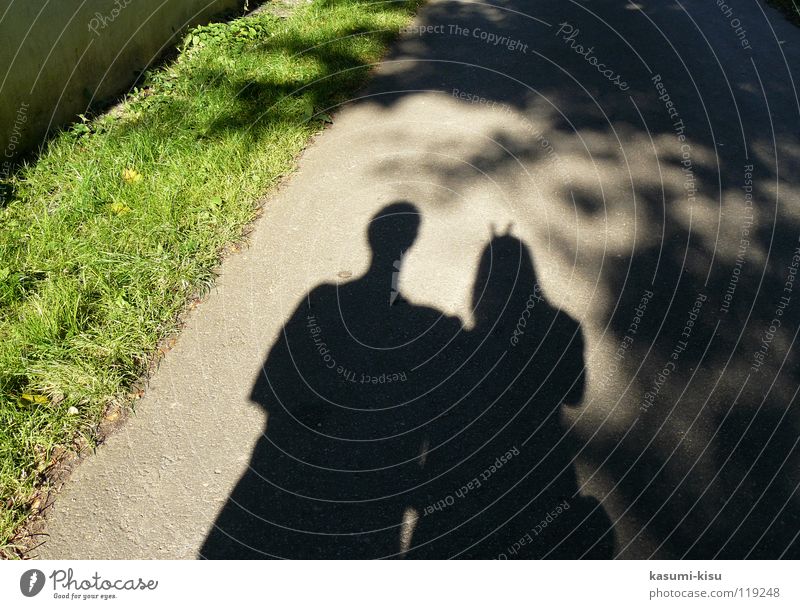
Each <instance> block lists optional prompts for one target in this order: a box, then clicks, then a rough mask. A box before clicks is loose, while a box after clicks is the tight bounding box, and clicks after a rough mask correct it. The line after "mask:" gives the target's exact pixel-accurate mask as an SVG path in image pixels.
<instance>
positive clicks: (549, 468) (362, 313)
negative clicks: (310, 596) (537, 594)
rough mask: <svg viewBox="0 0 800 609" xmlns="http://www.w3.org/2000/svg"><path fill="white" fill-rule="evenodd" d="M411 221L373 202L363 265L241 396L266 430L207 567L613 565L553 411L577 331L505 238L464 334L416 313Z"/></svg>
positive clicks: (304, 320) (325, 298)
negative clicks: (462, 561) (407, 282)
mask: <svg viewBox="0 0 800 609" xmlns="http://www.w3.org/2000/svg"><path fill="white" fill-rule="evenodd" d="M418 227H419V212H418V211H417V208H416V207H414V206H413V205H411V204H410V203H406V202H399V203H395V204H393V205H390V206H388V207H386V208H384V209H383V210H381V211H380V212H379V213H378V214H377V215H376V216H375V217H374V218H373V219H372V221H371V223H370V226H369V229H368V238H369V243H370V246H371V248H372V262H371V265H370V267H369V269H368V270H367V272H366V273H365V274H364V275H363V276H362V277H360V278H358V279H355V280H353V281H351V282H347V283H343V284H338V285H332V284H325V285H321V286H318V287H316V288H315V289H313V290H312V291H311V292H310V293H309V294H308V296H307V297H306V298H304V299H303V301H302V302H301V303H300V305H299V306H298V308H297V310H296V311H295V312H294V314H293V315H292V316H291V318H290V320H289V321H288V322H287V324H286V325H285V326H284V328H283V330H282V332H281V334H280V336H279V338H278V339H277V341H276V343H275V345H274V346H273V348H272V349H271V351H270V353H269V355H268V357H267V360H266V362H265V364H264V366H263V369H262V372H261V374H259V376H258V380H257V381H256V383H255V386H254V388H253V391H252V395H251V399H252V400H253V401H255V402H257V403H258V404H259V405H261V406H262V407H263V408H264V409H265V410H266V411H267V414H268V419H267V427H266V430H265V432H264V434H263V436H262V438H261V439H260V440H259V441H258V443H257V445H256V447H255V449H254V453H253V456H252V460H251V462H250V466H249V468H248V470H247V472H246V473H245V474H244V475H243V476H242V478H241V480H240V481H239V483H238V484H237V485H236V487H235V489H234V491H233V492H232V494H231V496H230V498H229V500H228V502H227V504H226V505H225V506H224V508H223V509H222V511H221V512H220V514H219V516H218V517H217V519H216V522H215V524H214V526H213V527H212V529H211V531H210V532H209V535H208V537H207V539H206V541H205V543H204V545H203V547H202V549H201V550H200V556H201V557H202V558H209V559H243V558H269V557H280V558H341V559H344V558H389V557H407V558H453V557H462V558H497V557H507V558H508V557H510V558H523V557H525V558H533V557H539V558H541V557H553V558H556V557H558V558H567V557H572V558H580V557H585V556H587V557H607V556H610V555H611V551H612V549H613V548H612V544H613V536H612V533H611V526H610V523H609V521H608V518H607V516H606V515H605V512H604V511H603V509H602V507H600V506H599V504H597V503H596V502H593V500H590V499H587V498H584V497H582V496H581V495H580V493H579V490H578V485H577V482H576V476H575V468H574V466H573V459H574V456H575V446H574V443H573V441H572V440H571V439H570V437H569V435H568V434H565V433H564V432H563V430H562V427H561V422H560V418H559V413H560V409H561V407H562V404H564V403H566V404H572V405H576V404H578V403H579V402H580V400H581V398H582V395H583V392H584V385H585V378H584V373H583V369H584V362H583V339H582V335H581V331H580V326H579V325H578V324H577V323H576V322H575V321H574V320H572V319H571V318H569V317H568V316H567V315H566V314H564V313H563V312H561V311H558V310H556V309H554V308H553V307H552V306H550V305H549V304H548V302H547V300H546V298H545V297H544V294H543V291H542V290H541V287H540V286H539V285H538V283H537V281H536V276H535V273H534V267H533V261H532V259H531V256H530V253H529V251H528V248H527V247H526V246H525V245H524V244H523V243H522V242H521V241H519V240H518V239H515V238H512V237H510V236H503V237H496V238H494V239H493V240H492V241H491V243H490V244H489V245H488V246H487V247H486V249H485V251H484V253H483V256H482V258H481V262H480V266H479V270H478V276H477V279H476V283H475V293H474V308H475V317H476V324H475V326H474V328H473V329H472V330H471V331H469V332H467V331H465V330H464V328H463V327H462V326H461V324H460V323H459V321H458V320H456V319H454V318H450V317H448V316H446V315H444V314H442V313H441V312H439V311H436V310H434V309H431V308H427V307H423V306H419V305H415V304H412V303H410V302H409V301H408V300H406V299H405V298H404V297H403V295H402V293H401V291H400V289H399V282H398V278H399V273H400V271H401V268H402V261H403V258H404V255H405V252H407V251H408V249H409V248H410V247H411V246H412V244H413V242H414V240H415V238H416V235H417V231H418ZM528 540H530V541H528ZM523 546H524V547H523Z"/></svg>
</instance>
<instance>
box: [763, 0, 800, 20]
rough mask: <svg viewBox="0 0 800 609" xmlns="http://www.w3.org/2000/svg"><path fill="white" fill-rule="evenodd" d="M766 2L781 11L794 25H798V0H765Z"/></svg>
mask: <svg viewBox="0 0 800 609" xmlns="http://www.w3.org/2000/svg"><path fill="white" fill-rule="evenodd" d="M767 4H770V5H772V6H774V7H775V8H776V9H778V10H779V11H781V12H782V13H783V14H784V15H786V18H787V19H788V20H789V21H791V22H792V23H794V24H795V25H800V0H767Z"/></svg>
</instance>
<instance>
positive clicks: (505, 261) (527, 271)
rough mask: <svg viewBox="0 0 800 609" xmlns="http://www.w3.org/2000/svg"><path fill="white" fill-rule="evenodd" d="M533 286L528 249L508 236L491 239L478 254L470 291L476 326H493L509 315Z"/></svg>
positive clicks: (530, 257) (534, 280) (531, 257)
mask: <svg viewBox="0 0 800 609" xmlns="http://www.w3.org/2000/svg"><path fill="white" fill-rule="evenodd" d="M535 285H536V270H535V268H534V264H533V256H532V254H531V251H530V249H529V248H528V246H527V245H526V244H525V243H524V242H522V241H521V240H520V239H517V238H516V237H513V236H511V235H510V234H508V233H506V234H504V235H496V236H494V237H493V238H492V240H491V241H490V242H489V243H488V244H487V245H486V247H484V249H483V252H482V253H481V257H480V262H479V264H478V272H477V274H476V276H475V283H474V285H473V289H472V309H473V314H474V316H475V321H476V323H477V324H479V325H480V324H485V323H486V322H492V323H493V322H494V321H496V320H497V319H498V318H500V317H501V316H503V315H504V314H506V313H508V312H509V311H508V308H509V306H510V305H512V303H514V302H516V301H517V300H518V299H519V298H527V297H528V295H529V294H530V293H531V292H532V291H533V290H534V286H535ZM511 313H512V314H513V311H511Z"/></svg>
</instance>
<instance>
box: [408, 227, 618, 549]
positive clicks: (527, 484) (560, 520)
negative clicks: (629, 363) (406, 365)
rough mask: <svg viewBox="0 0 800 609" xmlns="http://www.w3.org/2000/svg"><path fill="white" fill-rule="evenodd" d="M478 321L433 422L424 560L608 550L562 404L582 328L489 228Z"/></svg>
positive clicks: (607, 526) (574, 379) (580, 390)
mask: <svg viewBox="0 0 800 609" xmlns="http://www.w3.org/2000/svg"><path fill="white" fill-rule="evenodd" d="M472 304H473V309H474V310H473V314H474V317H475V327H474V329H473V330H472V331H471V332H469V334H468V336H467V337H466V341H467V343H468V346H467V347H466V349H465V352H466V353H468V354H469V355H470V358H469V360H468V362H467V364H466V365H465V366H464V368H463V369H462V371H461V373H462V374H463V375H464V377H465V378H470V379H472V380H473V387H472V388H471V389H470V394H469V396H468V399H464V400H461V401H459V402H458V403H456V404H454V407H453V408H451V409H449V410H448V412H447V413H446V414H445V416H443V417H441V418H439V419H437V420H436V421H434V422H433V424H432V425H431V446H432V450H431V451H430V454H429V456H428V460H427V463H426V477H427V478H428V479H429V480H436V481H437V482H436V483H435V484H429V485H427V486H426V491H427V493H426V497H425V501H424V504H425V505H424V507H423V508H422V510H421V513H420V517H419V519H418V522H417V527H416V531H415V535H414V540H415V551H417V552H419V555H424V556H427V557H435V558H443V557H460V558H473V559H486V558H501V559H508V558H545V557H547V558H610V557H611V555H612V553H613V531H612V527H611V523H610V520H609V518H608V516H607V515H606V513H605V511H604V510H603V508H602V506H601V505H600V504H599V503H597V502H596V501H595V500H594V499H592V498H589V497H585V496H583V495H581V493H580V492H579V488H578V484H577V479H576V473H575V466H574V463H573V461H574V459H575V455H576V452H577V446H576V444H575V441H574V440H573V439H572V438H571V436H570V434H569V433H567V432H566V431H565V430H564V429H563V426H562V422H561V417H560V414H561V409H562V408H563V407H564V405H567V406H577V405H578V404H579V403H580V401H581V400H582V398H583V394H584V389H585V384H586V378H585V373H584V358H583V351H584V345H583V336H582V332H581V328H580V325H579V324H578V323H577V322H576V321H575V320H573V319H572V318H570V317H569V316H568V315H567V314H566V313H565V312H563V311H561V310H558V309H555V308H554V307H553V306H552V305H550V303H549V302H548V300H547V298H546V296H545V294H544V290H543V289H542V286H541V285H540V284H539V282H538V280H537V277H536V273H535V269H534V263H533V259H532V257H531V253H530V251H529V249H528V247H527V246H526V245H525V244H524V243H523V242H522V241H520V240H519V239H516V238H514V237H511V236H510V235H504V236H496V237H494V238H493V239H492V241H491V242H490V243H489V244H488V245H487V246H486V248H485V249H484V251H483V254H482V256H481V259H480V264H479V267H478V273H477V277H476V281H475V285H474V290H473V301H472Z"/></svg>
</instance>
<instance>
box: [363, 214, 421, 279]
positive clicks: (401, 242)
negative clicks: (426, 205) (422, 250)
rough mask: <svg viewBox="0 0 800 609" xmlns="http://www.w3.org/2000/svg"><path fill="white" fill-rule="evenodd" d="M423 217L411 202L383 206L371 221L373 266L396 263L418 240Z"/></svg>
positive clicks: (370, 235) (369, 235)
mask: <svg viewBox="0 0 800 609" xmlns="http://www.w3.org/2000/svg"><path fill="white" fill-rule="evenodd" d="M420 224H421V216H420V211H419V209H418V208H417V207H416V206H415V205H414V204H412V203H409V202H408V201H397V202H395V203H392V204H391V205H387V206H386V207H384V208H383V209H381V210H380V211H379V212H378V213H377V214H375V215H374V216H373V217H372V220H370V223H369V228H368V229H367V239H368V241H369V246H370V248H371V249H372V266H373V267H382V266H383V265H384V264H385V263H388V264H390V265H391V264H393V263H394V262H395V261H397V260H399V259H400V258H401V256H402V254H403V253H404V252H405V251H406V250H408V248H410V247H411V246H412V245H413V244H414V241H416V239H417V234H418V233H419V227H420Z"/></svg>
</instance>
